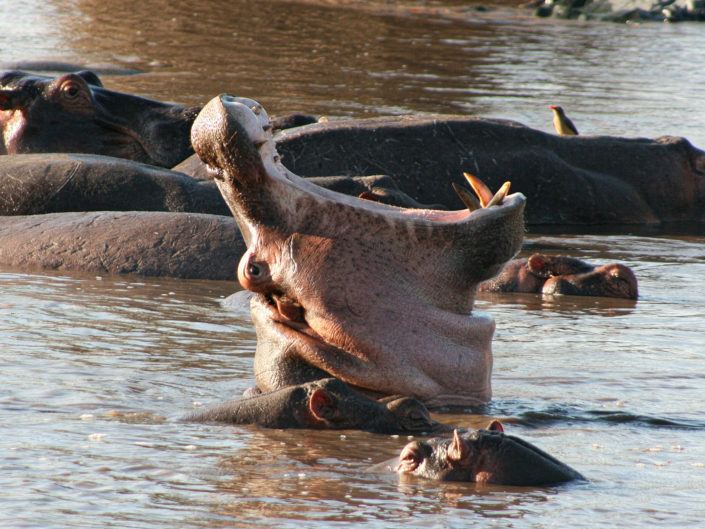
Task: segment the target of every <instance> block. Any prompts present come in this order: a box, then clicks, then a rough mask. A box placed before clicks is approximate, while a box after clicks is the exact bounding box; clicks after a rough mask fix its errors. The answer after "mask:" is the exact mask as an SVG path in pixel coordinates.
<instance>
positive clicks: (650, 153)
mask: <svg viewBox="0 0 705 529" xmlns="http://www.w3.org/2000/svg"><path fill="white" fill-rule="evenodd" d="M276 140H277V151H278V152H279V153H280V155H281V157H282V163H283V164H284V165H286V166H287V167H288V168H289V169H290V170H291V171H293V172H295V173H296V174H299V175H302V176H306V177H309V176H319V175H326V174H340V175H365V174H380V173H384V174H387V175H389V176H391V177H392V178H393V179H394V180H395V181H396V182H397V184H398V185H399V189H400V190H401V191H403V192H405V193H406V194H408V195H409V196H411V197H412V198H414V199H415V200H418V201H419V202H422V203H426V204H436V203H438V204H443V205H444V206H446V207H448V208H451V209H452V208H459V207H462V204H461V202H460V200H459V199H458V197H457V196H456V194H455V193H454V192H453V189H452V188H451V185H450V184H451V182H462V171H467V172H469V173H472V174H473V175H475V176H476V177H478V178H480V179H481V180H482V181H484V182H485V184H487V186H488V187H490V188H492V189H497V188H499V186H500V185H501V184H502V183H503V182H504V181H506V180H509V181H511V182H512V187H513V189H519V190H521V192H522V193H523V194H524V195H526V197H527V206H526V222H527V224H528V225H530V226H532V225H533V226H538V225H546V224H549V225H565V226H569V225H570V226H584V225H595V224H601V225H611V226H614V231H616V232H621V231H623V230H624V228H623V227H620V226H619V225H621V224H652V225H658V224H659V223H666V222H693V221H695V222H703V221H705V153H704V152H703V151H701V150H699V149H697V148H695V147H693V146H692V145H691V144H690V143H689V142H688V141H687V140H685V139H683V138H676V137H662V138H658V139H646V138H618V137H608V136H570V137H569V136H558V135H556V134H548V133H545V132H542V131H539V130H534V129H531V128H529V127H526V126H524V125H521V124H520V123H516V122H513V121H508V120H497V119H486V118H478V117H470V116H453V115H435V116H428V115H423V116H417V115H411V116H388V117H378V118H370V119H349V120H337V121H329V122H326V123H315V124H312V125H307V126H305V127H299V128H297V129H291V130H285V131H282V132H281V133H280V134H279V135H278V136H277V138H276Z"/></svg>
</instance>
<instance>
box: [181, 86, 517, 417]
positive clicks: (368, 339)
mask: <svg viewBox="0 0 705 529" xmlns="http://www.w3.org/2000/svg"><path fill="white" fill-rule="evenodd" d="M191 141H192V144H193V146H194V149H195V151H196V153H197V154H198V156H199V157H200V158H201V159H202V160H203V162H205V163H206V164H207V165H208V166H209V170H210V171H211V173H212V174H213V178H214V180H215V181H216V184H217V185H218V187H219V189H220V191H221V193H222V194H223V197H224V198H225V201H226V203H227V204H228V206H229V207H230V209H231V210H232V212H233V215H234V217H235V219H236V221H237V223H238V226H239V228H240V230H241V231H242V234H243V238H244V240H245V243H246V244H247V247H248V250H247V251H246V252H245V254H244V256H243V257H242V259H241V261H240V264H239V266H238V279H239V281H240V283H241V284H242V286H243V287H245V288H246V289H248V290H251V291H253V292H255V293H256V295H255V296H253V299H252V301H251V305H250V309H251V315H252V320H253V322H254V325H255V328H256V331H257V350H256V353H255V359H254V372H255V373H254V374H255V379H256V381H257V385H258V387H259V389H260V390H261V391H263V392H264V391H272V390H275V389H278V388H281V387H285V386H290V385H296V384H301V383H304V382H307V381H310V380H316V379H320V378H326V377H330V376H334V377H336V378H339V379H341V380H343V381H345V382H347V383H348V384H350V385H351V386H353V387H355V388H356V389H357V390H360V391H363V392H365V393H368V394H371V395H374V396H380V395H405V396H411V397H415V398H417V399H419V400H421V401H423V402H424V403H425V404H426V405H427V406H431V407H433V406H443V405H466V404H474V403H481V402H487V401H488V400H489V399H490V397H491V386H490V375H491V369H492V352H491V339H492V335H493V332H494V321H493V320H492V318H491V317H490V316H488V315H486V314H482V313H479V312H478V311H475V310H473V304H474V300H475V293H476V290H477V285H478V283H480V282H481V281H484V280H486V279H488V278H490V277H493V276H494V275H496V274H497V273H498V272H499V271H500V270H501V269H502V267H503V266H504V264H505V263H506V262H507V261H508V260H509V259H510V258H511V257H512V256H514V255H515V254H516V252H517V251H518V250H519V248H520V247H521V243H522V239H523V234H524V221H523V210H524V203H525V199H524V196H523V195H521V194H519V193H515V194H513V195H509V196H499V197H498V199H497V198H495V199H494V200H492V197H491V196H490V197H489V198H488V197H485V198H484V199H483V203H485V205H488V206H489V205H490V204H488V202H489V201H490V200H492V202H494V203H495V204H494V205H492V206H491V207H484V208H480V209H477V210H475V211H470V210H469V209H465V210H462V211H438V210H429V209H425V210H424V209H420V210H419V209H404V208H398V207H394V206H389V205H386V204H381V203H378V202H375V201H369V200H362V199H359V198H356V197H350V196H345V195H341V194H338V193H335V192H332V191H329V190H326V189H322V188H320V187H318V186H315V185H313V184H311V183H309V182H307V181H306V180H304V179H302V178H299V177H298V176H296V175H294V174H293V173H291V172H290V171H289V170H287V169H286V167H284V166H283V165H282V164H281V162H280V160H279V156H278V154H277V152H276V149H275V147H274V142H273V141H272V135H271V126H270V124H269V119H268V117H267V113H266V111H265V110H264V109H263V108H262V107H261V106H260V105H259V104H258V103H257V102H255V101H253V100H251V99H245V98H236V97H232V96H228V95H221V96H218V97H216V98H214V99H212V100H211V101H210V102H209V103H208V104H207V105H206V106H205V107H204V108H203V110H202V111H201V112H200V114H199V115H198V117H197V119H196V121H195V122H194V124H193V127H192V130H191ZM459 170H460V168H459Z"/></svg>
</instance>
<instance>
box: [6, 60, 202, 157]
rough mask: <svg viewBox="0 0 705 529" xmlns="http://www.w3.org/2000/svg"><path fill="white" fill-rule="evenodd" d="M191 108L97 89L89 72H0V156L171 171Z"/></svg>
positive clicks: (187, 147) (181, 152)
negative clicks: (110, 161) (111, 161)
mask: <svg viewBox="0 0 705 529" xmlns="http://www.w3.org/2000/svg"><path fill="white" fill-rule="evenodd" d="M198 110H199V109H197V108H185V107H182V106H179V105H173V104H168V103H161V102H159V101H153V100H150V99H145V98H142V97H138V96H134V95H130V94H124V93H121V92H114V91H112V90H107V89H105V88H103V84H102V83H101V81H100V79H99V78H98V76H97V75H96V74H95V73H93V72H91V71H82V72H78V73H68V74H65V75H62V76H60V77H56V78H54V77H47V76H44V75H38V74H30V73H26V72H21V71H9V72H4V73H3V74H2V75H0V131H2V140H3V141H2V143H0V154H21V153H43V152H81V153H92V154H101V155H106V156H115V157H118V158H127V159H130V160H134V161H137V162H143V163H147V164H150V165H157V166H161V167H173V166H174V165H176V164H178V163H180V162H181V161H182V160H184V159H185V158H187V157H188V156H189V155H191V154H192V153H193V149H192V148H191V143H190V140H189V130H190V128H191V123H192V122H193V120H194V118H195V117H196V114H198Z"/></svg>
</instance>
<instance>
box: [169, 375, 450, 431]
mask: <svg viewBox="0 0 705 529" xmlns="http://www.w3.org/2000/svg"><path fill="white" fill-rule="evenodd" d="M183 420H184V421H189V422H215V423H219V422H220V423H227V424H257V425H259V426H263V427H265V428H311V429H317V430H343V429H357V430H364V431H368V432H373V433H385V434H403V433H407V434H410V433H430V432H434V431H439V430H442V429H443V427H442V425H440V424H439V423H437V422H435V421H433V420H431V418H430V416H429V414H428V410H427V409H426V407H425V406H424V405H423V404H422V403H421V402H419V401H418V400H416V399H410V398H408V397H402V398H396V399H391V400H388V401H382V402H378V401H375V400H372V399H369V398H367V397H365V396H363V395H360V394H359V393H356V392H354V391H352V390H351V389H350V387H349V386H348V385H347V384H345V383H344V382H342V381H340V380H338V379H335V378H327V379H321V380H316V381H313V382H308V383H305V384H300V385H297V386H288V387H285V388H282V389H278V390H275V391H271V392H268V393H262V394H260V395H255V396H251V397H246V398H241V399H237V400H234V401H230V402H224V403H221V404H216V405H214V406H210V407H207V408H204V409H199V410H196V411H194V412H192V413H190V414H189V415H187V416H186V417H184V418H183Z"/></svg>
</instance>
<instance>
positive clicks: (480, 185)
mask: <svg viewBox="0 0 705 529" xmlns="http://www.w3.org/2000/svg"><path fill="white" fill-rule="evenodd" d="M463 176H464V177H465V179H466V180H467V181H468V183H469V184H470V186H471V187H472V188H473V190H474V191H475V193H476V194H477V196H478V197H479V199H480V205H481V206H482V207H483V208H484V207H487V203H488V202H489V201H490V200H492V191H490V190H489V188H488V187H487V186H486V185H485V183H484V182H483V181H482V180H480V179H479V178H477V177H475V176H473V175H471V174H470V173H463Z"/></svg>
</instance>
